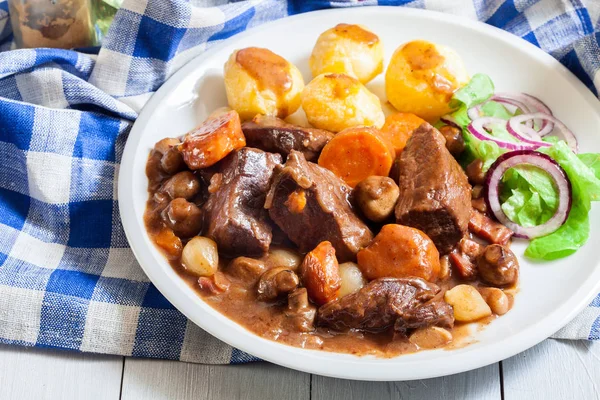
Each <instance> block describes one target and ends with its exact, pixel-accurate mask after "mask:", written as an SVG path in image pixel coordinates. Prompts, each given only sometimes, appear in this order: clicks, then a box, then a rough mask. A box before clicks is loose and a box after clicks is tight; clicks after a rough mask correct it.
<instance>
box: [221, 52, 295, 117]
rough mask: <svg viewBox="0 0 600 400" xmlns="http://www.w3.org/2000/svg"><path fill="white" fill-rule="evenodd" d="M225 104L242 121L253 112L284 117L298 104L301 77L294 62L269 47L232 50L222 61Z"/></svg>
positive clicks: (253, 113)
mask: <svg viewBox="0 0 600 400" xmlns="http://www.w3.org/2000/svg"><path fill="white" fill-rule="evenodd" d="M224 72H225V77H224V78H225V91H226V92H227V101H228V103H229V107H231V108H233V109H234V110H235V111H237V112H238V113H239V114H240V117H241V118H242V120H248V119H251V118H253V117H254V116H255V115H256V114H265V115H273V116H276V117H279V118H285V117H287V116H288V115H290V114H293V113H294V112H295V111H296V110H297V109H298V108H299V107H300V94H301V93H302V89H304V79H303V78H302V74H301V73H300V71H299V70H298V68H296V66H295V65H293V64H292V63H290V62H289V61H287V60H286V59H285V58H283V57H281V56H279V55H277V54H275V53H273V52H272V51H270V50H267V49H262V48H259V47H248V48H245V49H242V50H236V51H234V52H233V54H231V56H230V57H229V60H228V61H227V63H225V71H224Z"/></svg>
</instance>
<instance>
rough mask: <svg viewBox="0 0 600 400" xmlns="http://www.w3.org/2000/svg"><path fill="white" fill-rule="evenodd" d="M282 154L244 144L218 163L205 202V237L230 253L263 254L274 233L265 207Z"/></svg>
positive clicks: (230, 254)
mask: <svg viewBox="0 0 600 400" xmlns="http://www.w3.org/2000/svg"><path fill="white" fill-rule="evenodd" d="M280 162H281V156H280V155H279V154H272V153H265V152H264V151H262V150H258V149H253V148H250V147H244V148H243V149H240V150H237V151H235V152H233V153H232V154H230V155H229V156H228V157H227V158H226V159H225V160H223V162H221V163H219V172H218V173H215V174H214V175H213V176H212V178H211V184H210V188H209V192H210V194H209V197H208V200H207V201H206V203H205V204H204V226H205V229H206V236H209V237H210V238H212V239H213V240H214V241H215V242H217V245H218V246H219V252H220V253H222V254H226V255H228V256H240V255H244V256H254V255H256V256H260V255H262V254H264V253H266V252H267V250H268V249H269V245H270V244H271V238H272V232H271V225H270V223H269V220H268V215H267V211H266V210H265V209H264V208H263V204H264V202H265V195H266V193H267V190H268V189H269V181H270V179H271V175H272V174H273V168H275V166H276V165H278V164H279V163H280Z"/></svg>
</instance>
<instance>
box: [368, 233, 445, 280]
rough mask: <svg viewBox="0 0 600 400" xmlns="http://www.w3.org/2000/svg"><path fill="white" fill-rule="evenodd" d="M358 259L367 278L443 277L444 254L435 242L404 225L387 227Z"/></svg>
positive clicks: (434, 278) (427, 278)
mask: <svg viewBox="0 0 600 400" xmlns="http://www.w3.org/2000/svg"><path fill="white" fill-rule="evenodd" d="M357 260H358V267H359V268H360V270H361V271H362V273H363V274H364V275H365V277H366V278H367V279H377V278H385V277H393V278H406V277H409V276H417V277H419V278H423V279H425V280H427V281H429V282H435V281H436V280H437V279H438V277H439V274H440V254H439V253H438V251H437V249H436V247H435V245H434V244H433V242H432V241H431V239H430V238H429V237H428V236H427V235H426V234H425V233H423V232H421V231H420V230H418V229H415V228H410V227H408V226H404V225H397V224H388V225H385V226H384V227H383V228H381V231H380V232H379V233H378V234H377V236H375V239H373V241H372V242H371V244H369V245H368V246H367V247H365V248H364V249H362V250H360V251H359V252H358V254H357Z"/></svg>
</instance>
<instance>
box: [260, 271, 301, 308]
mask: <svg viewBox="0 0 600 400" xmlns="http://www.w3.org/2000/svg"><path fill="white" fill-rule="evenodd" d="M299 283H300V279H298V275H296V273H295V272H294V271H293V270H291V269H290V268H287V267H277V268H272V269H269V270H267V271H266V272H265V273H263V274H262V275H261V277H260V279H259V281H258V286H257V289H256V292H257V293H258V296H257V298H258V300H260V301H272V300H276V299H278V298H280V297H282V296H284V295H287V294H288V293H290V292H291V291H293V290H294V289H296V288H297V287H298V284H299Z"/></svg>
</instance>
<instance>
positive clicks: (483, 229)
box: [469, 210, 514, 245]
mask: <svg viewBox="0 0 600 400" xmlns="http://www.w3.org/2000/svg"><path fill="white" fill-rule="evenodd" d="M469 230H470V231H471V232H472V233H473V234H475V235H476V236H479V237H480V238H481V239H484V240H487V241H488V242H490V243H495V244H502V245H505V244H507V243H508V241H509V240H510V238H511V237H512V235H513V234H514V232H513V231H511V230H510V229H508V228H507V227H505V226H504V225H502V224H500V223H498V222H496V221H493V220H492V219H491V218H489V217H487V216H485V215H484V214H482V213H480V212H479V211H476V210H473V212H472V213H471V219H470V220H469Z"/></svg>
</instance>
